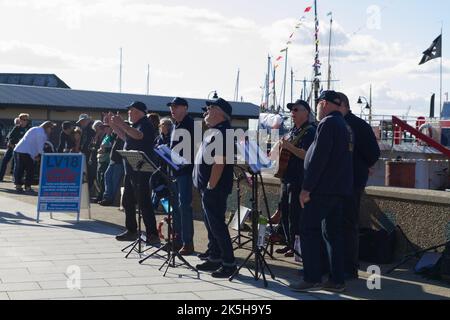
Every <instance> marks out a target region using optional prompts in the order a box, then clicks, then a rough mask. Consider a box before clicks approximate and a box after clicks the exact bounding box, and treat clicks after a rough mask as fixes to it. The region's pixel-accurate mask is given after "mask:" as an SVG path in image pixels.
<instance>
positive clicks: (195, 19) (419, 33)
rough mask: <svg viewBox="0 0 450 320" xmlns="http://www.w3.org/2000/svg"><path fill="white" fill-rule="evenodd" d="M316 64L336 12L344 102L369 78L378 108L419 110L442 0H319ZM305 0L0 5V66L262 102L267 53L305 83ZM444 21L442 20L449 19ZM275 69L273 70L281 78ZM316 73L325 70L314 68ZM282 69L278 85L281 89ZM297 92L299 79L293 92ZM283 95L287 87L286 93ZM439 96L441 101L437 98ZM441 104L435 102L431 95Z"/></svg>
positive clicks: (426, 93) (433, 66) (95, 83)
mask: <svg viewBox="0 0 450 320" xmlns="http://www.w3.org/2000/svg"><path fill="white" fill-rule="evenodd" d="M318 2H319V5H318V7H319V16H320V38H321V45H323V47H322V46H321V61H322V63H323V64H324V66H326V64H327V43H328V35H329V33H328V29H329V22H328V20H329V18H328V17H327V13H328V12H330V11H332V12H333V16H334V28H333V29H334V32H333V46H332V67H333V77H334V78H335V79H338V80H340V81H339V82H336V83H335V84H334V88H335V89H337V90H342V91H344V92H347V93H348V95H349V97H350V100H351V102H352V103H353V104H354V105H353V109H354V110H355V112H356V113H359V110H360V107H359V106H358V105H356V103H355V102H356V100H357V98H358V96H359V95H364V96H368V95H369V85H370V84H372V85H373V90H374V93H373V106H374V113H376V114H391V113H395V114H400V115H402V114H404V113H406V111H407V109H408V107H409V106H411V113H410V114H411V115H413V114H425V113H427V109H428V105H429V98H430V96H431V93H432V92H436V93H437V94H439V76H438V71H439V60H438V59H437V60H434V61H431V62H429V63H427V64H425V65H423V66H418V62H419V61H420V58H421V56H422V55H421V53H422V52H423V51H424V50H425V49H426V48H428V46H429V45H430V44H431V42H432V41H433V40H434V39H435V38H436V37H437V36H438V35H439V33H440V29H441V21H443V20H445V16H446V15H448V12H450V2H449V1H448V0H430V1H428V2H423V1H418V0H361V1H358V2H355V1H349V0H339V1H337V0H319V1H318ZM311 4H312V0H278V1H275V0H247V1H237V0H227V1H224V0H223V1H222V0H221V1H218V0H216V1H212V0H209V1H207V0H190V1H188V2H187V1H181V0H164V1H163V0H0V30H2V36H1V38H0V72H26V73H27V72H38V73H55V74H57V75H58V76H59V77H60V78H61V79H63V80H64V81H65V82H66V83H67V84H68V85H69V86H71V87H72V88H74V89H84V90H99V91H113V92H115V91H118V90H119V48H120V47H122V48H123V64H124V67H123V92H129V93H145V92H146V73H147V64H150V68H151V72H150V78H151V80H150V93H151V94H155V95H168V96H175V95H177V96H185V97H193V98H194V97H195V98H206V97H207V96H208V93H209V92H211V91H212V90H217V91H218V93H219V95H220V96H222V97H224V98H227V99H230V100H231V99H232V98H233V96H234V88H235V81H236V73H237V69H238V68H240V70H241V86H240V95H242V96H243V98H244V100H245V101H249V102H253V103H256V104H259V103H260V102H261V95H262V90H261V86H262V85H263V83H264V77H265V73H266V69H267V67H266V65H267V55H268V54H270V55H271V56H274V57H275V58H276V57H277V56H278V55H279V52H280V50H281V49H283V48H284V47H285V44H286V41H287V40H288V38H289V36H290V34H291V33H292V31H294V30H295V31H296V33H295V35H294V37H293V41H292V44H291V45H290V47H289V56H290V57H289V64H288V67H289V69H290V68H291V67H292V68H293V70H294V74H295V78H296V79H297V80H303V79H304V78H308V79H310V78H311V75H312V67H311V66H312V64H313V61H314V60H313V50H314V47H313V15H312V12H311V13H309V14H306V17H307V18H306V20H305V21H304V23H303V25H302V26H301V27H300V28H299V29H295V25H296V24H297V23H298V21H299V18H300V17H301V16H303V15H304V13H303V11H304V9H305V8H306V7H307V6H310V5H311ZM447 21H448V19H447ZM446 34H449V37H450V24H449V23H448V22H447V24H444V45H443V50H444V92H448V91H450V83H449V81H450V76H449V74H450V73H449V71H450V41H447V40H446V39H448V38H447V36H446ZM283 69H284V65H283V63H281V65H280V69H278V70H280V73H279V74H281V71H283ZM323 73H324V74H325V68H324V69H323ZM281 80H282V79H281V76H280V77H278V81H277V88H278V89H279V88H281ZM300 93H301V84H300V83H296V84H295V87H294V97H298V96H299V95H300ZM287 96H288V100H289V99H290V92H289V90H288V92H287ZM444 99H445V98H444ZM438 100H439V99H437V101H438Z"/></svg>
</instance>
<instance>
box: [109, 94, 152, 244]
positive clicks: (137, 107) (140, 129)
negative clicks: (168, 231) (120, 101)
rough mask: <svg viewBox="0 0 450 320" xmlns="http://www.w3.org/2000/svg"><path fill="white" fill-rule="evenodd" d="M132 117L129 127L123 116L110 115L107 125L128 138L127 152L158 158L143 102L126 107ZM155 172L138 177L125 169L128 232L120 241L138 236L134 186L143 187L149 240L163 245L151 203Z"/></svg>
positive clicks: (124, 197)
mask: <svg viewBox="0 0 450 320" xmlns="http://www.w3.org/2000/svg"><path fill="white" fill-rule="evenodd" d="M126 108H127V110H128V118H129V120H130V122H131V123H132V126H129V125H127V124H126V123H125V121H124V119H123V118H122V117H121V116H119V115H113V114H111V113H110V114H108V116H106V118H105V120H106V121H105V123H106V124H107V125H108V124H109V125H110V126H111V128H112V129H113V130H114V131H115V132H116V133H117V134H118V135H119V136H122V137H124V138H125V139H124V140H125V145H124V150H135V151H143V152H144V153H145V154H146V155H147V156H148V157H149V158H150V159H153V160H154V158H155V156H154V151H153V147H154V143H155V137H156V130H155V128H153V125H152V124H151V122H150V121H149V120H148V119H147V117H146V114H147V106H146V105H145V104H144V103H143V102H140V101H135V102H133V103H131V104H130V105H129V106H127V107H126ZM150 176H151V173H147V172H142V173H140V174H137V173H136V172H134V171H133V170H132V169H131V167H130V166H129V165H128V164H127V165H126V166H125V190H124V194H123V198H122V204H123V207H124V209H125V216H126V219H125V227H126V229H127V230H126V231H125V232H124V233H122V234H119V235H117V236H116V240H118V241H134V240H136V239H137V238H138V237H139V236H140V235H138V225H137V221H136V202H137V199H136V198H135V191H136V190H134V185H136V184H139V185H140V186H141V188H140V189H139V190H137V192H139V202H140V208H141V210H142V218H143V220H144V225H145V230H146V236H147V237H146V239H147V240H146V241H147V244H148V245H157V244H159V243H160V240H159V236H158V231H157V229H156V219H155V213H154V211H153V206H152V203H151V190H150V186H149V180H150Z"/></svg>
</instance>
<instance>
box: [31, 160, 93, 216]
mask: <svg viewBox="0 0 450 320" xmlns="http://www.w3.org/2000/svg"><path fill="white" fill-rule="evenodd" d="M83 165H84V156H83V155H82V154H71V153H65V154H59V153H49V154H44V155H43V156H42V159H41V174H40V179H39V200H38V217H37V220H38V221H39V212H76V213H78V219H79V214H80V206H81V195H82V186H83V169H84V168H83Z"/></svg>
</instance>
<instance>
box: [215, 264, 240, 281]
mask: <svg viewBox="0 0 450 320" xmlns="http://www.w3.org/2000/svg"><path fill="white" fill-rule="evenodd" d="M236 270H237V268H236V266H232V267H228V266H222V267H221V268H220V269H219V270H217V271H214V272H213V273H211V276H212V277H213V278H217V279H224V278H229V277H231V276H232V275H233V274H234V273H235V272H236Z"/></svg>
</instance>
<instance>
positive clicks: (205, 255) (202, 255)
mask: <svg viewBox="0 0 450 320" xmlns="http://www.w3.org/2000/svg"><path fill="white" fill-rule="evenodd" d="M197 257H198V258H199V259H200V260H203V261H206V260H208V258H209V251H206V252H204V253H199V254H198V255H197Z"/></svg>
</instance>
